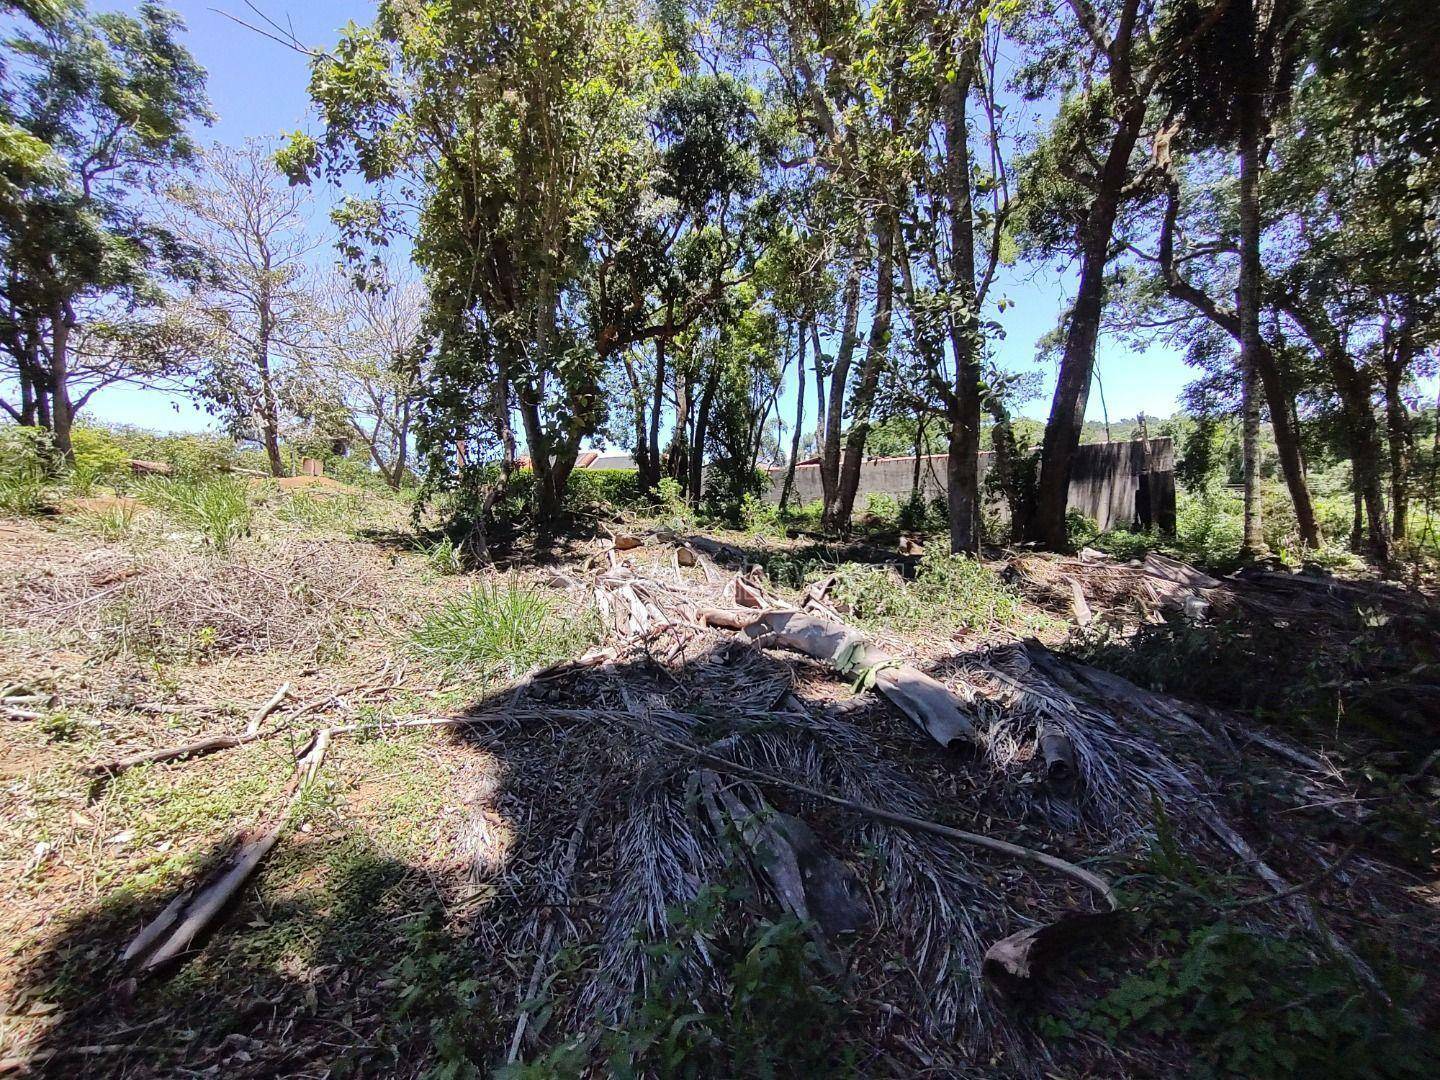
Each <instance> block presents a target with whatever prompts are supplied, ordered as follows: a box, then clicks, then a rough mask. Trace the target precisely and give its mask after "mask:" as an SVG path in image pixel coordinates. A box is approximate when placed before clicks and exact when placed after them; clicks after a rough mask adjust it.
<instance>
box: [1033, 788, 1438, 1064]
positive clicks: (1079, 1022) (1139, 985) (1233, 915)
mask: <svg viewBox="0 0 1440 1080" xmlns="http://www.w3.org/2000/svg"><path fill="white" fill-rule="evenodd" d="M1158 820H1159V822H1160V828H1159V830H1158V837H1157V840H1156V843H1155V845H1154V848H1153V849H1152V851H1151V852H1150V855H1149V856H1148V858H1146V859H1145V860H1144V861H1143V862H1142V863H1141V864H1140V865H1139V866H1137V867H1136V868H1135V871H1134V872H1133V873H1132V874H1131V875H1130V876H1129V877H1128V878H1127V879H1126V881H1125V883H1124V887H1123V894H1122V899H1123V903H1124V906H1125V907H1126V908H1127V909H1128V910H1129V912H1130V915H1129V919H1130V927H1129V931H1130V932H1129V934H1128V937H1129V939H1130V941H1131V942H1133V943H1134V945H1135V948H1136V952H1135V954H1134V955H1133V956H1131V957H1130V958H1129V962H1128V963H1126V964H1125V965H1124V966H1123V967H1121V966H1118V965H1116V964H1115V963H1114V958H1113V957H1108V958H1099V959H1098V960H1096V958H1094V957H1092V958H1091V960H1092V961H1095V962H1094V967H1093V969H1092V974H1093V976H1094V982H1093V983H1091V984H1090V985H1089V986H1087V987H1086V989H1085V993H1084V995H1083V997H1082V999H1081V1000H1080V1001H1079V1002H1078V1003H1074V1004H1070V1005H1069V1006H1068V1007H1065V1008H1064V1009H1062V1010H1060V1011H1052V1012H1049V1013H1047V1014H1045V1015H1043V1016H1042V1017H1041V1019H1040V1021H1039V1029H1040V1031H1041V1032H1042V1034H1044V1035H1045V1036H1046V1037H1047V1038H1050V1039H1055V1040H1072V1039H1075V1040H1080V1039H1084V1038H1099V1039H1101V1040H1103V1041H1104V1042H1105V1043H1106V1044H1109V1045H1119V1044H1124V1043H1139V1044H1140V1045H1145V1046H1147V1048H1148V1052H1151V1053H1154V1054H1156V1055H1157V1057H1159V1058H1160V1059H1161V1060H1167V1059H1168V1060H1167V1065H1168V1066H1169V1067H1170V1068H1173V1069H1176V1070H1180V1071H1183V1072H1184V1074H1185V1075H1188V1076H1195V1077H1202V1078H1211V1077H1213V1078H1220V1077H1254V1078H1266V1080H1268V1078H1281V1077H1294V1076H1319V1075H1324V1076H1328V1077H1335V1078H1337V1080H1362V1078H1367V1077H1377V1078H1379V1077H1385V1078H1394V1080H1402V1078H1410V1077H1415V1078H1419V1077H1424V1076H1433V1075H1434V1070H1435V1068H1436V1067H1437V1066H1440V1037H1437V1035H1436V1033H1435V1032H1433V1031H1429V1032H1427V1031H1426V1030H1425V1029H1424V1028H1423V1027H1422V1025H1421V1022H1420V1021H1419V1020H1418V1019H1417V1014H1416V1012H1415V1011H1414V1010H1415V1007H1416V1004H1417V1003H1416V1000H1415V995H1416V993H1417V991H1418V990H1419V985H1420V980H1419V979H1418V978H1417V977H1415V976H1413V975H1406V974H1404V973H1403V972H1402V971H1400V970H1399V969H1397V968H1396V967H1395V966H1394V965H1395V961H1394V957H1393V956H1392V955H1390V954H1388V952H1387V951H1386V950H1385V949H1384V948H1383V947H1380V948H1378V949H1377V950H1376V951H1375V953H1374V955H1373V956H1372V957H1371V959H1372V960H1376V961H1378V963H1377V964H1376V968H1377V970H1378V971H1379V973H1380V974H1381V977H1382V978H1383V979H1384V981H1385V983H1386V984H1387V985H1386V986H1385V987H1384V989H1385V991H1386V992H1387V993H1388V995H1389V996H1390V997H1391V998H1392V999H1393V1003H1391V1002H1386V1001H1383V1000H1381V999H1380V997H1379V995H1378V993H1377V992H1376V991H1375V990H1373V989H1371V988H1368V987H1366V986H1365V985H1364V984H1363V983H1361V982H1360V981H1359V980H1358V979H1357V977H1356V975H1355V973H1354V971H1353V969H1352V968H1351V967H1349V966H1348V965H1347V964H1346V963H1344V962H1343V961H1342V960H1341V959H1340V958H1339V957H1333V956H1324V955H1323V954H1322V955H1321V956H1320V957H1319V958H1317V957H1316V954H1315V951H1314V948H1313V945H1311V944H1310V943H1309V942H1307V941H1305V940H1304V939H1303V938H1302V937H1301V936H1300V935H1299V934H1298V932H1296V933H1294V934H1292V935H1288V936H1287V935H1280V934H1276V933H1275V932H1274V930H1273V929H1271V928H1267V927H1265V926H1263V925H1261V924H1260V923H1259V922H1258V921H1257V920H1256V918H1255V916H1256V915H1257V914H1258V912H1257V910H1256V905H1255V902H1254V901H1253V900H1247V899H1238V900H1237V898H1236V894H1237V892H1239V891H1240V890H1241V889H1243V886H1244V883H1243V882H1242V881H1240V880H1238V879H1235V878H1232V877H1229V876H1227V875H1223V874H1217V873H1216V872H1215V871H1214V869H1213V868H1211V867H1206V866H1203V865H1201V864H1200V863H1198V862H1196V861H1195V860H1194V859H1193V858H1191V857H1190V856H1188V855H1187V854H1185V853H1184V852H1183V851H1182V849H1181V848H1180V846H1179V845H1178V844H1177V843H1176V840H1175V837H1174V834H1173V831H1172V830H1170V829H1169V828H1168V826H1167V825H1166V822H1165V818H1164V815H1163V813H1161V814H1160V815H1159V819H1158ZM1261 900H1262V901H1264V902H1265V903H1269V902H1270V900H1269V898H1264V897H1262V898H1261ZM1179 1046H1183V1047H1184V1048H1185V1050H1184V1055H1185V1056H1184V1058H1183V1059H1177V1058H1173V1057H1172V1055H1173V1053H1174V1050H1175V1048H1176V1047H1179Z"/></svg>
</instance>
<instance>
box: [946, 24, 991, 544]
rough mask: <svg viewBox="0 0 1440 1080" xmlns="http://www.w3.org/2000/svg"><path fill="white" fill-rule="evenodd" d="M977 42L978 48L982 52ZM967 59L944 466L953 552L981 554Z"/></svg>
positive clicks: (958, 93)
mask: <svg viewBox="0 0 1440 1080" xmlns="http://www.w3.org/2000/svg"><path fill="white" fill-rule="evenodd" d="M978 47H979V46H978V42H977V44H976V45H975V46H974V48H978ZM973 60H974V57H973V55H969V54H967V57H966V60H965V62H964V64H963V65H962V67H963V70H964V74H963V76H962V77H961V78H958V79H956V80H955V81H954V83H953V85H952V86H951V87H950V88H949V91H948V97H949V100H948V101H947V102H946V103H945V105H946V110H945V156H946V170H945V172H946V186H947V187H948V188H949V197H950V289H951V293H952V296H953V297H954V298H955V299H958V301H959V303H960V312H959V316H958V317H957V316H956V313H955V310H954V307H953V305H952V307H951V311H950V316H949V320H948V321H949V328H950V347H951V349H952V350H953V352H954V356H955V383H954V386H953V388H952V391H951V394H950V395H949V398H950V400H949V401H948V403H947V404H948V409H947V412H948V414H949V417H948V418H949V421H950V430H949V447H948V448H949V456H948V458H947V460H946V465H945V488H946V504H947V507H948V510H949V517H950V552H951V554H954V555H959V554H962V553H964V554H970V555H978V554H979V552H980V533H981V528H982V526H981V520H982V519H981V507H980V379H981V373H980V318H979V315H980V313H979V311H978V310H977V308H978V306H979V305H978V300H977V297H976V292H975V215H974V207H973V205H972V203H971V192H970V173H971V168H970V142H969V135H968V130H967V126H966V122H965V108H966V104H967V100H968V97H969V93H970V79H969V72H970V65H971V63H973Z"/></svg>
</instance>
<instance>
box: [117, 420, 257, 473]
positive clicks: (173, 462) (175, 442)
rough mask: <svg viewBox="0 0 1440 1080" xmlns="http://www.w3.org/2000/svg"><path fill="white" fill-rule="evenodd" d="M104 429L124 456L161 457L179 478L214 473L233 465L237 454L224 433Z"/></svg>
mask: <svg viewBox="0 0 1440 1080" xmlns="http://www.w3.org/2000/svg"><path fill="white" fill-rule="evenodd" d="M106 433H107V435H108V437H109V438H110V439H111V440H112V441H113V442H114V443H115V445H117V446H119V447H120V448H121V449H122V450H123V451H124V453H125V455H126V457H127V458H139V459H141V460H143V461H163V462H164V463H165V464H167V465H169V466H170V467H171V468H172V469H174V470H175V476H176V477H177V478H179V479H182V480H199V479H203V478H205V477H210V476H214V475H215V474H216V473H219V472H221V471H223V470H224V469H226V468H228V467H229V466H231V465H234V464H235V463H236V458H237V456H238V455H237V452H236V449H235V441H234V440H233V439H230V438H228V437H227V436H224V435H208V434H195V433H191V434H175V435H159V434H156V433H155V432H153V431H144V430H141V429H140V428H133V427H127V426H124V425H117V426H115V427H112V428H108V429H106Z"/></svg>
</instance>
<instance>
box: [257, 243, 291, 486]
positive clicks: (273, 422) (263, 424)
mask: <svg viewBox="0 0 1440 1080" xmlns="http://www.w3.org/2000/svg"><path fill="white" fill-rule="evenodd" d="M265 269H266V272H267V273H268V271H269V262H268V260H267V262H266V265H265ZM267 280H268V279H267ZM257 306H258V308H259V310H258V311H257V312H256V314H257V315H258V316H259V328H258V337H257V340H256V342H255V370H256V373H257V374H258V375H259V376H260V437H261V441H262V442H263V443H264V444H265V457H266V459H267V460H268V461H269V463H270V475H271V476H284V475H285V462H284V461H283V460H282V459H281V457H280V402H279V399H278V398H276V396H275V380H274V378H273V377H272V375H271V373H270V335H271V332H272V322H273V320H272V314H273V313H272V311H271V308H270V287H269V285H268V283H262V284H261V287H260V295H259V303H258V305H257Z"/></svg>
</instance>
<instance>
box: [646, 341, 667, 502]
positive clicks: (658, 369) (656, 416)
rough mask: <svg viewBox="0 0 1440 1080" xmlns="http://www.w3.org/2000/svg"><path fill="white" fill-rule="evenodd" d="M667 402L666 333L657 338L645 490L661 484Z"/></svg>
mask: <svg viewBox="0 0 1440 1080" xmlns="http://www.w3.org/2000/svg"><path fill="white" fill-rule="evenodd" d="M664 404H665V335H664V334H660V335H659V336H657V337H656V338H655V386H654V390H653V392H652V393H651V395H650V432H649V435H648V437H647V444H646V445H647V447H648V449H647V450H646V453H645V459H646V461H645V465H646V467H645V470H644V471H643V472H642V473H641V474H640V487H641V490H643V491H654V490H655V489H656V488H657V487H659V485H660V412H661V409H662V408H663V406H664Z"/></svg>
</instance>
